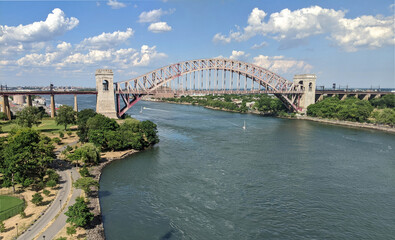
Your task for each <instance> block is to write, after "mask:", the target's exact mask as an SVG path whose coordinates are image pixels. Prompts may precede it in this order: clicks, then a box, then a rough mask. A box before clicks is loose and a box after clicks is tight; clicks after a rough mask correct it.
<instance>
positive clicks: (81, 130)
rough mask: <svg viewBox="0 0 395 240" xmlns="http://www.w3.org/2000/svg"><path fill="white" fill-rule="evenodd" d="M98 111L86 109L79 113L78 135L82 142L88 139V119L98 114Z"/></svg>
mask: <svg viewBox="0 0 395 240" xmlns="http://www.w3.org/2000/svg"><path fill="white" fill-rule="evenodd" d="M96 114H97V113H96V112H95V111H94V110H92V109H84V110H82V111H80V112H78V113H77V125H78V131H77V135H78V137H79V138H80V142H87V141H88V127H87V126H86V123H87V121H88V120H89V119H90V118H92V117H94V116H96Z"/></svg>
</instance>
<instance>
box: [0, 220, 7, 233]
mask: <svg viewBox="0 0 395 240" xmlns="http://www.w3.org/2000/svg"><path fill="white" fill-rule="evenodd" d="M3 232H6V228H5V225H4V222H3V221H0V233H3Z"/></svg>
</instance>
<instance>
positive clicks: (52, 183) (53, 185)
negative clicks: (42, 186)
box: [46, 180, 57, 188]
mask: <svg viewBox="0 0 395 240" xmlns="http://www.w3.org/2000/svg"><path fill="white" fill-rule="evenodd" d="M46 185H47V187H50V188H54V187H56V185H57V183H56V181H55V180H49V181H48V182H47V184H46Z"/></svg>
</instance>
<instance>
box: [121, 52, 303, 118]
mask: <svg viewBox="0 0 395 240" xmlns="http://www.w3.org/2000/svg"><path fill="white" fill-rule="evenodd" d="M114 90H115V95H116V100H117V101H116V106H117V115H118V117H121V116H122V115H123V114H125V112H126V111H127V110H128V109H129V108H131V107H132V106H133V105H134V104H135V103H136V102H138V101H139V100H140V99H141V97H142V96H144V95H154V94H161V93H162V94H163V93H173V94H175V95H197V94H256V93H266V94H274V95H275V96H277V97H278V98H279V99H280V100H281V101H282V102H283V103H284V104H285V105H286V106H287V108H288V109H290V110H291V111H299V110H301V108H300V107H299V101H300V96H301V94H302V93H303V88H302V86H301V85H298V84H295V83H293V82H291V81H288V80H286V79H285V78H283V77H281V76H279V75H278V74H276V73H274V72H271V71H269V70H267V69H265V68H262V67H259V66H257V65H254V64H251V63H246V62H242V61H238V60H232V59H222V58H210V59H198V60H190V61H184V62H179V63H175V64H171V65H168V66H165V67H162V68H159V69H156V70H154V71H151V72H149V73H146V74H144V75H141V76H139V77H136V78H133V79H130V80H126V81H121V82H116V83H114ZM121 99H122V100H123V103H122V102H121Z"/></svg>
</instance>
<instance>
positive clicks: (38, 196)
mask: <svg viewBox="0 0 395 240" xmlns="http://www.w3.org/2000/svg"><path fill="white" fill-rule="evenodd" d="M32 197H33V198H32V200H31V202H32V203H33V204H34V205H36V206H39V205H41V204H42V202H43V196H41V194H40V193H35V194H33V196H32Z"/></svg>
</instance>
